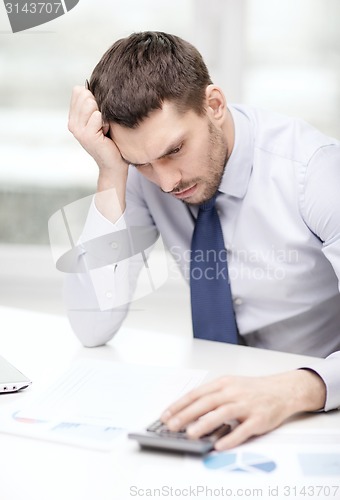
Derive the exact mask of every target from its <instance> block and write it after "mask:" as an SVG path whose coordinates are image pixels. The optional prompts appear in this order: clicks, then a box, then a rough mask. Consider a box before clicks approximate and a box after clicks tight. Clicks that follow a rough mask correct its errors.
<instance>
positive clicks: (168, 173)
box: [154, 163, 182, 193]
mask: <svg viewBox="0 0 340 500" xmlns="http://www.w3.org/2000/svg"><path fill="white" fill-rule="evenodd" d="M154 172H155V174H156V182H157V184H158V186H159V187H160V188H161V189H162V191H164V192H165V193H170V192H171V191H172V190H173V189H175V187H176V186H177V185H178V184H179V183H180V181H181V178H182V175H181V173H180V171H179V170H178V169H177V168H176V167H174V165H171V164H167V165H165V164H164V163H163V164H162V165H154Z"/></svg>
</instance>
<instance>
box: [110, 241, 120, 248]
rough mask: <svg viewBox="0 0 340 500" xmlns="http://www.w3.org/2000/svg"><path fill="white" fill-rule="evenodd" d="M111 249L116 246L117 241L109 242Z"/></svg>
mask: <svg viewBox="0 0 340 500" xmlns="http://www.w3.org/2000/svg"><path fill="white" fill-rule="evenodd" d="M110 246H111V248H112V250H116V249H117V248H118V243H117V242H116V241H113V242H112V243H111V244H110Z"/></svg>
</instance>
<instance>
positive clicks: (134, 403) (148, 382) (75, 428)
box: [0, 360, 207, 449]
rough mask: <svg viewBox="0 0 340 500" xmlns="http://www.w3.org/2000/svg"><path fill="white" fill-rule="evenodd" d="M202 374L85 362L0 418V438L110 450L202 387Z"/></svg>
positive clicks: (200, 371) (181, 370)
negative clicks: (123, 436) (122, 436)
mask: <svg viewBox="0 0 340 500" xmlns="http://www.w3.org/2000/svg"><path fill="white" fill-rule="evenodd" d="M206 373H207V372H206V371H203V370H183V369H178V368H168V367H164V368H163V367H151V366H140V365H129V364H119V363H114V362H110V361H97V360H80V361H78V362H77V363H75V364H74V366H72V368H70V370H69V371H68V372H67V373H65V374H64V376H62V377H61V378H60V379H59V380H58V381H57V382H55V383H54V384H53V385H52V386H51V387H49V388H48V390H46V391H45V392H44V393H42V394H40V395H39V396H38V397H36V399H35V400H34V401H29V402H28V404H27V405H26V406H24V407H22V408H20V409H17V410H16V411H14V412H13V411H12V412H11V414H10V415H7V416H2V417H1V418H0V432H11V433H14V434H20V435H28V436H31V437H37V438H43V439H50V440H51V439H52V440H56V441H60V442H67V443H73V444H80V445H83V446H90V447H94V448H100V449H102V448H108V449H109V448H110V447H112V446H113V445H114V439H116V438H117V436H118V435H120V434H121V433H122V432H124V431H128V430H131V429H136V428H137V429H138V428H142V427H144V426H145V425H148V424H149V423H150V422H152V421H153V420H155V419H156V418H158V417H159V415H160V413H161V412H162V411H163V410H164V409H165V407H166V406H167V405H169V404H170V403H171V402H173V401H174V400H175V399H177V398H178V397H180V396H181V395H182V394H184V393H186V392H187V391H189V390H190V389H192V388H193V387H195V386H196V385H198V384H199V383H200V382H201V381H202V380H203V378H204V377H205V375H206Z"/></svg>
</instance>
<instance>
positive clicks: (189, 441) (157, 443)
mask: <svg viewBox="0 0 340 500" xmlns="http://www.w3.org/2000/svg"><path fill="white" fill-rule="evenodd" d="M237 423H238V422H236V421H231V422H228V423H225V424H222V425H220V426H219V427H217V428H216V429H214V430H213V431H212V432H210V433H209V434H205V435H204V436H201V437H200V438H198V439H193V438H190V437H189V436H188V435H187V433H186V430H185V429H181V430H180V431H177V432H174V431H170V430H169V429H168V428H167V426H166V425H165V424H163V423H162V422H161V421H160V420H156V421H155V422H153V423H152V424H151V425H149V426H148V427H147V428H146V429H145V430H143V431H141V432H130V433H129V434H128V438H129V439H135V440H136V441H137V442H138V443H139V445H140V447H141V448H159V449H163V450H171V451H178V452H182V453H195V454H198V455H203V454H204V453H207V452H209V451H211V450H212V449H213V448H214V444H215V442H216V441H217V440H218V439H220V438H221V437H222V436H225V435H226V434H229V432H231V431H232V430H233V429H234V428H235V426H236V425H237Z"/></svg>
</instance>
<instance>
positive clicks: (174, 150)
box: [170, 145, 182, 155]
mask: <svg viewBox="0 0 340 500" xmlns="http://www.w3.org/2000/svg"><path fill="white" fill-rule="evenodd" d="M181 149H182V145H181V146H178V148H175V149H173V150H172V151H171V153H170V154H171V155H175V154H176V153H179V152H180V150H181Z"/></svg>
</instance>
